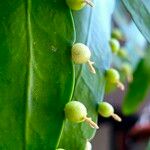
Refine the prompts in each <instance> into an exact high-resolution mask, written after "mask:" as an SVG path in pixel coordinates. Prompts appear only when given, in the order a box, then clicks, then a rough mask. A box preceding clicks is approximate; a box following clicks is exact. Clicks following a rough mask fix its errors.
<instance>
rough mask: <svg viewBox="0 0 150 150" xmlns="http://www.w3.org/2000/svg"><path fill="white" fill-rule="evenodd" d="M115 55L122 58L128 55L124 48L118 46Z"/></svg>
mask: <svg viewBox="0 0 150 150" xmlns="http://www.w3.org/2000/svg"><path fill="white" fill-rule="evenodd" d="M117 55H118V56H120V57H122V58H126V57H127V56H128V53H127V51H126V50H125V49H124V48H120V49H119V51H118V53H117Z"/></svg>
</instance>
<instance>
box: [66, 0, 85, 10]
mask: <svg viewBox="0 0 150 150" xmlns="http://www.w3.org/2000/svg"><path fill="white" fill-rule="evenodd" d="M66 3H67V5H68V6H69V8H70V9H72V10H80V9H82V8H83V7H84V6H85V5H86V3H85V2H84V1H83V0H66Z"/></svg>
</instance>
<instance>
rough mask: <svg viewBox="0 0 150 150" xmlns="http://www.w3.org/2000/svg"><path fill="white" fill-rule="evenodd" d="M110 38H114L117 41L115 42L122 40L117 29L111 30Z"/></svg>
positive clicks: (121, 35)
mask: <svg viewBox="0 0 150 150" xmlns="http://www.w3.org/2000/svg"><path fill="white" fill-rule="evenodd" d="M111 37H112V38H115V39H117V40H122V39H123V38H124V37H123V33H122V32H121V30H120V29H118V28H114V29H113V30H112V33H111Z"/></svg>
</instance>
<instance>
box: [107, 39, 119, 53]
mask: <svg viewBox="0 0 150 150" xmlns="http://www.w3.org/2000/svg"><path fill="white" fill-rule="evenodd" d="M109 45H110V47H111V50H112V53H115V54H116V53H118V51H119V49H120V43H119V41H118V40H116V39H114V38H111V39H110V41H109Z"/></svg>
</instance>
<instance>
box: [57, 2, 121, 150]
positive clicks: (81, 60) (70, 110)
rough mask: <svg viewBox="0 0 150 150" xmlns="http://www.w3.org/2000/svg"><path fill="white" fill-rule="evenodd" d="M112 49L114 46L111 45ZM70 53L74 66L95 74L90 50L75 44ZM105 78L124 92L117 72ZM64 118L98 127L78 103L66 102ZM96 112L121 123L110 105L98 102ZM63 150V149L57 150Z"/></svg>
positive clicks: (72, 5)
mask: <svg viewBox="0 0 150 150" xmlns="http://www.w3.org/2000/svg"><path fill="white" fill-rule="evenodd" d="M66 3H67V5H68V6H69V8H71V9H72V10H80V9H82V8H83V7H84V6H85V5H86V4H89V5H90V6H92V7H93V6H94V4H93V3H92V1H91V0H66ZM112 46H113V47H114V45H113V44H112ZM71 53H72V61H73V62H74V63H75V64H87V65H88V67H89V70H90V72H92V73H93V74H95V73H96V70H95V68H94V66H93V64H94V62H92V61H91V60H90V58H91V51H90V49H89V48H88V47H87V46H86V45H85V44H83V43H76V44H74V45H73V46H72V49H71ZM105 78H106V80H107V82H109V83H110V84H116V86H117V87H119V88H121V89H122V90H124V85H123V84H122V83H121V82H120V75H119V72H118V71H117V70H115V69H113V68H111V69H108V70H106V71H105ZM64 112H65V117H66V119H68V120H69V121H71V122H74V123H81V122H86V123H88V124H89V125H90V126H91V127H92V128H95V129H98V128H99V127H98V125H97V124H96V123H95V122H93V121H92V119H91V118H90V117H87V109H86V107H85V105H84V104H82V103H81V102H79V101H71V102H68V103H67V104H66V106H65V108H64ZM97 112H98V113H99V114H100V115H101V116H103V117H106V118H107V117H113V118H114V119H115V120H117V121H119V122H120V121H121V118H120V117H119V116H118V115H117V114H115V113H114V108H113V106H112V105H111V104H109V103H107V102H100V103H99V104H98V109H97ZM57 150H63V149H60V148H59V149H57Z"/></svg>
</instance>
